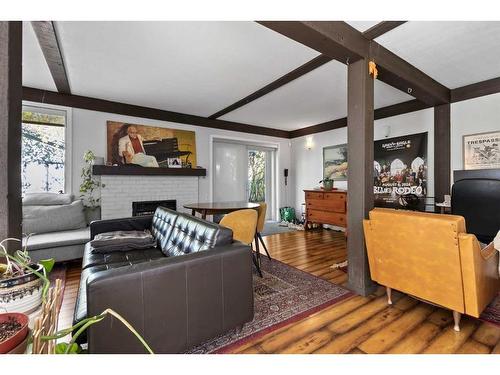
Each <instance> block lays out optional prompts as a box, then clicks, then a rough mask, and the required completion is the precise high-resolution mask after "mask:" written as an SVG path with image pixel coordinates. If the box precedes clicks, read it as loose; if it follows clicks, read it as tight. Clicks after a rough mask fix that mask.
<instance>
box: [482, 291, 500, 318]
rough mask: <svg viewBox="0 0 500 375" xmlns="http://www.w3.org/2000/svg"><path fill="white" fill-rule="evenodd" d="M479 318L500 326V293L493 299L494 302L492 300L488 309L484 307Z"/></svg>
mask: <svg viewBox="0 0 500 375" xmlns="http://www.w3.org/2000/svg"><path fill="white" fill-rule="evenodd" d="M479 319H481V320H484V321H485V322H488V323H493V324H496V325H497V326H500V293H499V294H498V295H497V297H496V298H495V299H494V300H493V302H491V303H490V304H489V305H488V306H487V307H486V309H484V311H483V313H482V314H481V316H480V317H479Z"/></svg>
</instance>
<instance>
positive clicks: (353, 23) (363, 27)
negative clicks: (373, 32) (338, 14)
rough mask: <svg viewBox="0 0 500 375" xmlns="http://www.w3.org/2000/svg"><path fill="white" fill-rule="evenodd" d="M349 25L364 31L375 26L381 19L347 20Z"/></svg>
mask: <svg viewBox="0 0 500 375" xmlns="http://www.w3.org/2000/svg"><path fill="white" fill-rule="evenodd" d="M346 22H347V23H348V24H349V25H351V26H352V27H354V28H355V29H357V30H358V31H361V32H362V33H363V32H365V31H366V30H368V29H369V28H370V27H372V26H375V25H376V24H377V23H379V22H380V21H346Z"/></svg>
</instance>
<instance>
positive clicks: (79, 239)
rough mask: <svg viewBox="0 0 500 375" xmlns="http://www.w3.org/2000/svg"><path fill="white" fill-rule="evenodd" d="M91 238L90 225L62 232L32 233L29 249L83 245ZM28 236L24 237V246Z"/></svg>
mask: <svg viewBox="0 0 500 375" xmlns="http://www.w3.org/2000/svg"><path fill="white" fill-rule="evenodd" d="M89 240H90V231H89V228H88V227H85V228H81V229H73V230H64V231H60V232H51V233H40V234H34V235H32V236H31V237H30V238H29V240H28V251H34V250H41V249H50V248H55V247H65V246H71V245H83V244H85V243H86V242H88V241H89ZM25 244H26V237H24V238H23V246H24V245H25Z"/></svg>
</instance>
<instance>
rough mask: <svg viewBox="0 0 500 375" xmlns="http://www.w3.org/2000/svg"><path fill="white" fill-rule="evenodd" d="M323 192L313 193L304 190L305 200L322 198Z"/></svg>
mask: <svg viewBox="0 0 500 375" xmlns="http://www.w3.org/2000/svg"><path fill="white" fill-rule="evenodd" d="M323 195H324V193H321V192H319V193H314V192H312V191H307V192H306V201H307V200H309V199H323Z"/></svg>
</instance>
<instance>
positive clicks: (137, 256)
mask: <svg viewBox="0 0 500 375" xmlns="http://www.w3.org/2000/svg"><path fill="white" fill-rule="evenodd" d="M163 257H165V255H163V253H162V252H161V251H160V250H159V249H157V248H154V247H151V248H149V249H139V250H130V251H113V252H110V253H97V252H94V251H93V248H92V245H91V244H90V243H87V244H86V245H85V251H84V253H83V260H82V269H87V268H90V267H95V266H103V265H106V264H122V265H131V264H137V263H142V262H150V261H152V260H154V259H158V258H163Z"/></svg>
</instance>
